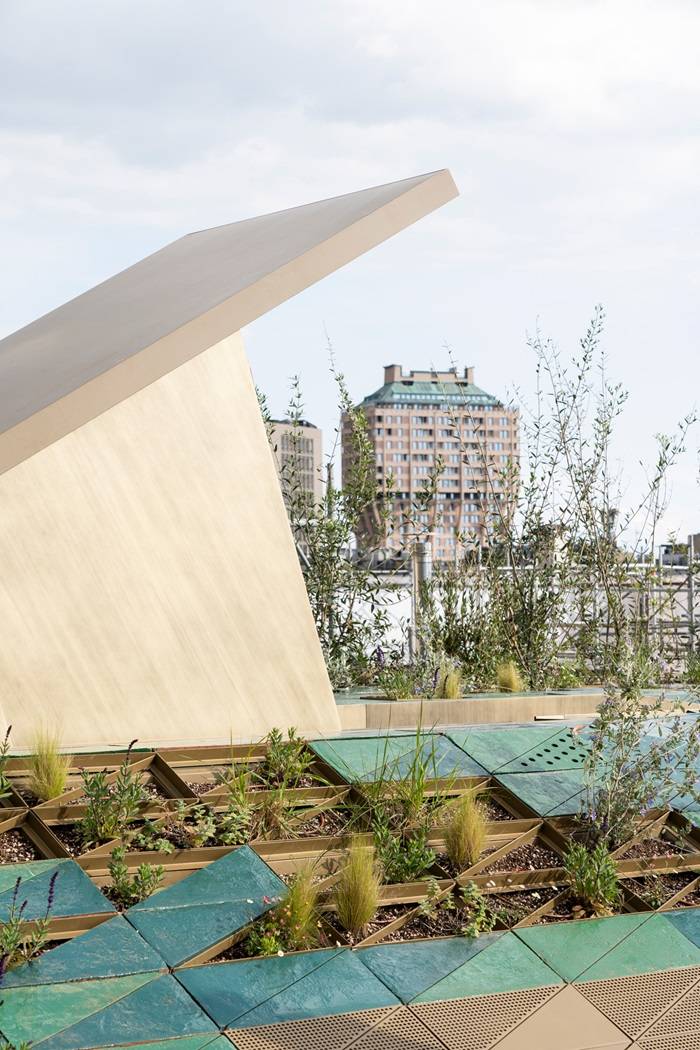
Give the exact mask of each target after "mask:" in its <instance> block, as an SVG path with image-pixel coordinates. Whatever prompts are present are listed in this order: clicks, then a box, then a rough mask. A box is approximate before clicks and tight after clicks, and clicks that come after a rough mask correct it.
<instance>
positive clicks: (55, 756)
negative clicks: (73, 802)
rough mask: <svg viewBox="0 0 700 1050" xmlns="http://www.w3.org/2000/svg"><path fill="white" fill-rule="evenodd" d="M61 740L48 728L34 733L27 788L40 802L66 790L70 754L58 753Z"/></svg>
mask: <svg viewBox="0 0 700 1050" xmlns="http://www.w3.org/2000/svg"><path fill="white" fill-rule="evenodd" d="M60 746H61V741H60V740H59V738H58V736H57V735H56V734H55V733H52V732H50V731H49V730H48V729H38V730H37V731H36V733H35V734H34V742H33V746H32V751H33V754H32V755H31V756H30V758H29V763H28V765H29V770H30V775H29V788H30V790H31V791H32V792H33V793H34V794H35V795H36V797H37V798H40V799H41V801H42V802H46V801H48V799H50V798H56V797H57V795H62V794H63V792H64V791H65V790H66V780H67V779H68V769H69V767H70V764H71V756H70V755H63V754H61V753H60V751H59V748H60Z"/></svg>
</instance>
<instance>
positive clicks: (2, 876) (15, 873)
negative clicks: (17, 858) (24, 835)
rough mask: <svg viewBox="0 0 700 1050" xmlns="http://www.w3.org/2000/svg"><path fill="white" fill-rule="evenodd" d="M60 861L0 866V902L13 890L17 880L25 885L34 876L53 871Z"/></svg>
mask: <svg viewBox="0 0 700 1050" xmlns="http://www.w3.org/2000/svg"><path fill="white" fill-rule="evenodd" d="M59 863H60V861H56V860H30V861H25V862H24V863H23V864H3V865H1V866H0V900H2V897H3V895H4V894H5V893H6V892H7V891H8V890H12V889H14V885H15V883H16V882H17V879H18V878H21V880H22V882H23V883H24V884H26V883H27V882H28V881H29V879H32V878H34V876H35V875H40V874H41V873H42V872H44V871H49V870H51V871H53V870H55V868H56V865H57V864H59Z"/></svg>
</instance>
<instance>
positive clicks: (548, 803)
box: [497, 769, 583, 817]
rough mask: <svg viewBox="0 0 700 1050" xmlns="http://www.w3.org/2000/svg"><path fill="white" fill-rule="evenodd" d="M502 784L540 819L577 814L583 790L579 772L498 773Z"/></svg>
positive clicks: (577, 770)
mask: <svg viewBox="0 0 700 1050" xmlns="http://www.w3.org/2000/svg"><path fill="white" fill-rule="evenodd" d="M497 780H498V781H499V783H501V784H503V786H504V787H505V788H508V790H509V791H511V792H512V793H513V794H514V795H515V796H516V797H517V798H519V799H520V800H521V801H522V802H524V803H525V805H526V806H529V807H530V809H532V810H533V811H534V812H535V813H537V814H538V816H541V817H544V816H564V815H567V814H574V813H577V812H578V809H579V803H580V799H581V795H582V789H583V773H582V771H581V770H580V769H576V770H574V769H562V770H561V771H556V772H547V773H499V774H498V776H497Z"/></svg>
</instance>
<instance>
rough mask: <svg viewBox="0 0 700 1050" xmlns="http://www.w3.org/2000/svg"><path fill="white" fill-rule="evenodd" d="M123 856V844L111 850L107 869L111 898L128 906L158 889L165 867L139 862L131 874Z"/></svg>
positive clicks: (124, 853)
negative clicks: (109, 878)
mask: <svg viewBox="0 0 700 1050" xmlns="http://www.w3.org/2000/svg"><path fill="white" fill-rule="evenodd" d="M125 857H126V849H125V848H124V847H123V846H116V847H115V848H114V849H113V850H112V855H111V859H110V862H109V864H108V865H107V870H108V871H109V874H110V876H111V879H112V893H111V896H112V899H113V900H114V901H115V902H116V903H117V904H121V905H123V906H124V907H125V908H130V907H131V905H132V904H138V903H139V901H143V900H146V898H147V897H150V896H151V894H152V893H154V892H155V890H157V889H158V887H159V886H160V884H161V882H162V881H163V876H164V874H165V869H164V868H163V866H162V865H161V864H158V865H153V864H139V866H138V868H137V869H136V872H135V873H134V875H133V876H131V875H129V869H128V867H127V865H126V862H125V860H124V858H125Z"/></svg>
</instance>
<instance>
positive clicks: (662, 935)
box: [577, 915, 700, 981]
mask: <svg viewBox="0 0 700 1050" xmlns="http://www.w3.org/2000/svg"><path fill="white" fill-rule="evenodd" d="M698 965H700V948H698V947H696V946H695V945H694V944H693V942H692V941H690V940H689V939H688V938H687V937H686V936H684V935H683V934H682V933H681V932H680V931H679V930H677V929H676V927H675V926H674V925H673V924H672V923H670V922H668V920H667V918H666V917H665V916H664V915H652V916H651V918H650V919H648V920H647V921H646V922H643V923H641V925H640V926H638V927H637V929H636V930H633V931H632V933H630V935H629V936H628V937H625V938H624V940H622V941H620V943H619V944H617V945H616V946H615V947H614V948H612V949H611V950H610V951H609V952H607V954H605V955H603V956H601V958H599V959H598V960H597V962H594V963H593V964H592V966H589V967H587V968H586V969H585V970H584V971H582V973H581V974H580V975H579V977H578V979H577V980H578V981H593V980H596V981H599V980H606V979H608V978H610V977H624V976H634V975H635V974H643V973H653V972H657V971H661V970H671V969H676V968H679V967H687V966H698Z"/></svg>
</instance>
